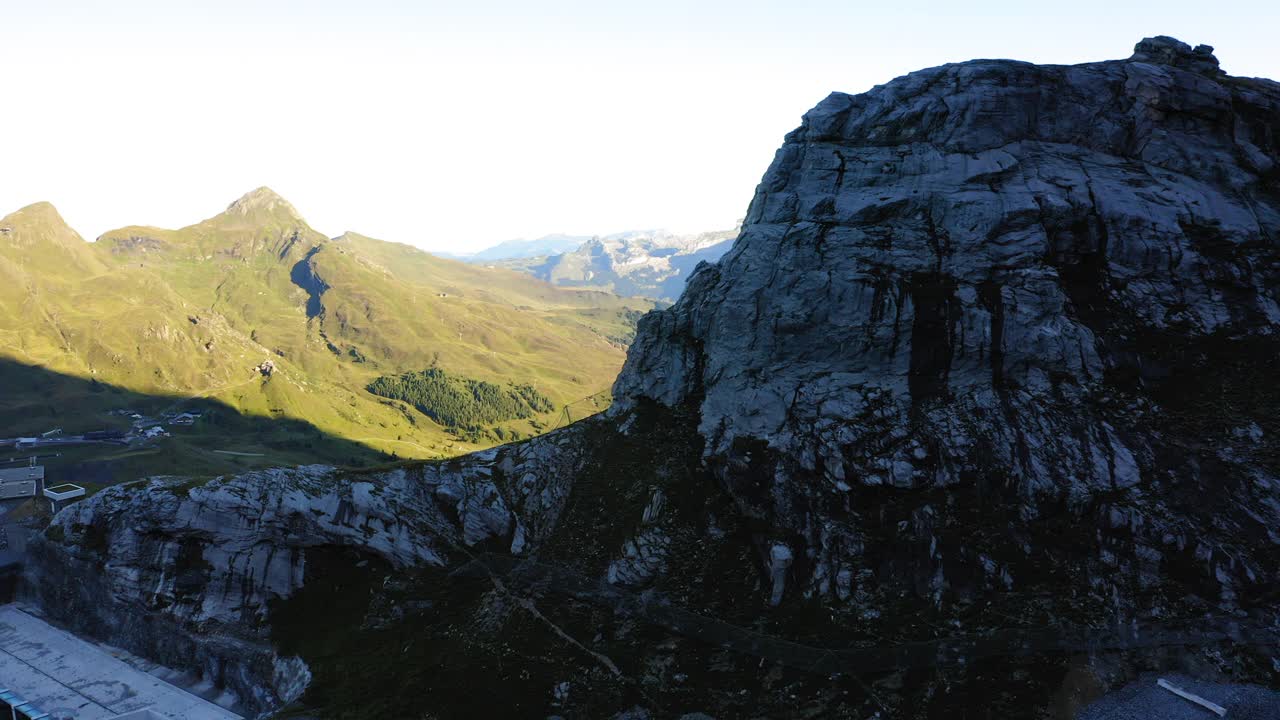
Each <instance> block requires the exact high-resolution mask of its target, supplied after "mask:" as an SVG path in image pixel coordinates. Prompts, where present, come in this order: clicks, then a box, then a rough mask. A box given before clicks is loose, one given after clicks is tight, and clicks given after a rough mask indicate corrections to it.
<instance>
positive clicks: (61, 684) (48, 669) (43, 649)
mask: <svg viewBox="0 0 1280 720" xmlns="http://www.w3.org/2000/svg"><path fill="white" fill-rule="evenodd" d="M0 687H3V688H7V689H9V690H10V691H12V692H15V693H17V694H18V695H20V696H22V698H23V699H24V700H26V701H27V702H29V703H31V704H33V705H35V706H36V707H38V708H40V710H42V711H44V712H46V713H49V715H50V716H52V718H56V719H57V720H64V719H70V718H74V719H75V720H100V719H101V720H107V719H109V718H119V717H121V716H127V718H129V720H134V719H135V718H136V719H137V720H238V719H239V718H240V716H239V715H236V714H234V713H232V712H229V711H227V710H224V709H223V708H221V707H219V706H217V705H214V704H213V703H210V702H208V701H206V700H202V699H200V698H199V697H197V696H195V695H192V694H191V693H189V692H187V691H185V690H182V689H180V688H178V687H176V686H174V685H170V684H169V683H167V682H165V681H164V680H161V679H160V678H157V677H153V676H151V675H149V674H147V673H145V672H142V671H141V670H138V669H136V668H134V667H133V666H131V665H129V664H127V663H125V662H124V661H122V660H119V659H118V658H116V657H115V656H113V655H111V654H110V653H109V652H107V651H106V650H104V649H103V648H101V647H99V646H97V645H94V644H92V643H89V642H85V641H84V640H81V639H80V638H78V637H76V636H74V635H72V634H71V633H68V632H66V631H64V630H60V629H58V628H56V627H53V626H52V625H50V624H48V623H46V622H45V621H43V620H41V619H40V618H38V617H35V616H34V615H31V614H29V613H27V612H24V611H23V610H22V609H21V608H19V607H17V606H15V605H0Z"/></svg>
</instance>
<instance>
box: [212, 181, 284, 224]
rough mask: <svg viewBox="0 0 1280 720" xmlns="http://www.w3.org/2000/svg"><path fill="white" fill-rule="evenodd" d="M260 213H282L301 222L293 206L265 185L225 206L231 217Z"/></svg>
mask: <svg viewBox="0 0 1280 720" xmlns="http://www.w3.org/2000/svg"><path fill="white" fill-rule="evenodd" d="M260 212H266V213H271V214H276V213H284V214H287V215H289V216H291V217H293V218H294V219H297V220H302V216H301V215H300V214H298V211H297V209H296V208H294V207H293V205H291V204H289V201H288V200H285V199H284V198H282V197H280V196H279V195H278V194H276V191H274V190H272V189H271V188H269V187H267V186H265V185H263V186H262V187H260V188H257V189H255V190H250V191H249V192H247V193H245V194H244V195H241V196H240V198H239V199H238V200H236V201H235V202H233V203H231V204H230V205H228V206H227V214H231V215H242V216H247V215H252V214H256V213H260Z"/></svg>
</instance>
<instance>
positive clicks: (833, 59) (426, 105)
mask: <svg viewBox="0 0 1280 720" xmlns="http://www.w3.org/2000/svg"><path fill="white" fill-rule="evenodd" d="M1134 5H1139V4H1138V3H1134ZM1277 7H1280V3H1275V4H1273V3H1261V2H1253V3H1248V2H1237V3H1231V2H1217V3H1214V4H1212V5H1206V4H1205V3H1204V2H1203V0H1197V2H1178V1H1169V2H1163V3H1158V4H1157V3H1141V4H1140V7H1133V8H1126V7H1124V3H1121V2H1119V0H1109V1H1107V2H1098V1H1096V0H1079V1H1076V2H1070V3H1039V2H1027V1H1025V0H1018V1H1017V2H1014V1H1012V0H1005V1H999V2H996V1H990V2H978V1H976V0H974V1H970V2H948V3H941V2H938V3H926V2H917V1H914V0H899V1H892V2H885V0H877V1H876V2H870V3H862V2H852V1H850V0H843V1H840V0H835V1H830V2H818V1H815V0H788V1H787V2H759V1H754V2H753V1H752V0H736V1H733V2H701V3H698V2H693V1H691V0H686V1H685V2H670V1H668V0H643V1H642V0H636V1H635V2H631V3H614V2H608V0H593V1H587V0H583V1H580V2H564V1H559V0H539V1H537V2H528V1H526V2H519V1H515V0H512V1H510V2H462V1H461V0H459V1H458V2H449V3H443V2H426V1H418V2H409V1H401V2H393V1H390V0H363V1H362V2H346V3H339V2H323V1H312V2H299V3H286V2H245V1H243V0H224V1H222V2H209V3H189V2H187V3H184V2H180V1H179V0H168V1H166V2H134V1H129V0H117V1H116V2H94V1H83V2H65V1H59V0H39V1H37V0H0V83H2V86H3V93H2V94H0V143H3V144H0V215H3V214H6V213H8V212H10V211H11V210H14V209H17V208H18V207H21V206H23V205H26V204H28V203H31V202H35V201H37V200H49V201H51V202H53V203H54V204H55V205H57V206H58V208H59V210H61V211H62V213H63V215H64V216H65V217H66V218H67V220H68V221H69V222H70V223H71V224H72V225H73V226H74V227H75V228H76V229H77V230H79V231H80V232H81V234H83V235H84V236H85V237H87V238H93V237H96V236H97V235H99V234H100V233H102V232H104V231H106V230H109V229H112V228H115V227H119V226H122V225H128V224H151V225H159V226H162V227H179V226H182V225H186V224H190V223H193V222H196V221H198V220H201V219H203V218H206V217H209V216H211V215H213V214H215V213H217V212H219V211H220V210H221V209H222V208H223V207H225V206H226V205H227V204H228V203H230V202H231V201H232V200H234V199H235V198H236V197H238V196H239V195H241V194H242V193H244V192H246V191H248V190H251V189H253V188H255V187H257V186H259V185H269V186H270V187H272V188H273V189H275V190H276V191H277V192H279V193H280V194H281V195H283V196H284V197H285V198H287V199H289V200H290V201H291V202H292V203H293V204H294V205H295V206H297V208H298V209H299V210H300V211H301V212H302V214H303V215H304V216H305V217H306V218H307V219H308V221H310V223H311V224H312V225H313V226H315V227H316V229H318V230H320V231H321V232H324V233H327V234H329V235H337V234H338V233H340V232H342V231H344V230H356V231H359V232H362V233H365V234H368V235H373V236H375V237H380V238H383V239H387V240H397V241H401V242H409V243H413V244H416V245H419V246H421V247H424V248H428V249H433V250H444V251H452V252H464V251H473V250H478V249H480V248H482V247H485V246H488V245H491V244H493V243H496V242H498V241H501V240H506V239H510V238H515V237H535V236H539V235H543V234H546V233H551V232H568V233H574V234H591V233H607V232H614V231H620V230H625V229H634V228H653V227H666V228H670V229H674V230H711V229H720V228H725V227H728V226H730V225H731V224H732V223H733V221H734V220H735V219H737V218H739V217H741V216H742V215H743V214H744V213H745V211H746V206H747V203H748V202H749V201H750V199H751V194H752V190H753V188H754V187H755V185H756V183H757V182H758V181H759V179H760V176H761V175H762V174H763V173H764V170H765V168H766V167H767V165H768V163H769V161H770V160H771V158H772V157H773V152H774V150H775V149H776V148H777V147H778V145H779V144H780V143H781V141H782V136H783V135H784V134H786V133H787V132H788V131H790V130H791V129H793V128H794V127H795V126H796V125H797V124H798V123H799V120H800V116H801V115H802V114H804V112H805V111H806V110H808V109H809V108H810V107H812V106H813V105H815V104H816V103H817V102H818V101H819V100H821V99H822V98H823V97H825V96H826V95H827V94H828V93H829V92H831V91H833V90H841V91H845V92H860V91H863V90H866V89H867V88H869V87H871V86H872V85H875V84H878V83H882V82H885V81H887V80H889V79H891V78H893V77H895V76H898V75H901V74H903V73H906V72H909V71H911V70H915V69H918V68H921V67H928V66H932V65H938V64H941V63H944V62H951V61H960V60H967V59H971V58H973V57H1014V58H1018V59H1024V60H1031V61H1036V62H1056V63H1068V62H1081V61H1087V60H1101V59H1107V58H1120V57H1127V56H1128V55H1129V54H1130V53H1131V51H1132V47H1133V44H1134V43H1135V42H1137V41H1138V40H1139V39H1141V38H1142V37H1144V36H1149V35H1158V34H1168V35H1174V36H1175V37H1178V38H1180V39H1182V40H1184V41H1186V42H1189V43H1191V44H1197V43H1208V44H1211V45H1214V46H1216V47H1217V50H1218V52H1217V54H1218V57H1219V59H1220V60H1221V61H1222V64H1223V67H1224V68H1226V69H1227V70H1228V71H1229V72H1231V73H1233V74H1237V75H1254V76H1267V77H1273V78H1280V45H1277V43H1276V40H1275V31H1276V28H1277V27H1280V10H1278V9H1277Z"/></svg>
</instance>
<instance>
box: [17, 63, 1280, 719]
mask: <svg viewBox="0 0 1280 720" xmlns="http://www.w3.org/2000/svg"><path fill="white" fill-rule="evenodd" d="M1278 163H1280V85H1277V84H1276V83H1273V82H1270V81H1265V80H1250V79H1242V78H1234V77H1230V76H1227V75H1225V74H1223V73H1222V72H1221V71H1219V69H1218V67H1217V62H1216V60H1215V59H1214V58H1213V55H1212V51H1211V49H1209V48H1206V47H1204V46H1201V47H1198V48H1195V49H1192V48H1190V47H1188V46H1186V45H1184V44H1182V43H1179V42H1177V41H1175V40H1172V39H1169V38H1155V39H1148V40H1144V41H1143V42H1142V43H1140V44H1139V45H1138V47H1137V51H1136V53H1135V55H1134V56H1133V57H1132V58H1130V59H1129V60H1125V61H1112V62H1100V63H1091V64H1086V65H1078V66H1070V67H1062V66H1036V65H1031V64H1027V63H1019V62H1012V61H996V60H982V61H973V62H968V63H962V64H956V65H948V66H944V67H940V68H933V69H929V70H924V71H921V72H918V73H913V74H911V75H908V76H906V77H903V78H899V79H897V80H894V81H892V82H890V83H888V84H886V85H883V86H880V87H877V88H875V89H874V90H872V91H870V92H868V93H865V94H863V95H858V96H850V95H844V94H834V95H832V96H831V97H829V98H827V99H826V100H824V101H823V102H822V103H821V104H820V105H818V107H816V108H815V109H814V110H812V111H811V112H810V113H809V114H808V115H806V116H805V120H804V123H803V125H802V126H801V127H800V128H799V129H798V130H796V131H795V132H793V133H792V134H790V135H789V136H788V137H787V140H786V143H785V144H784V145H783V147H782V149H781V150H779V152H778V155H777V157H776V159H775V161H774V163H773V166H772V167H771V168H770V169H769V171H768V172H767V173H766V175H765V178H764V180H763V182H762V183H761V185H760V187H759V189H758V190H757V194H756V197H755V199H754V201H753V202H752V205H751V208H750V210H749V213H748V216H747V219H746V224H745V225H744V229H743V232H742V234H741V236H740V237H739V239H738V241H737V243H736V244H735V246H734V248H733V249H732V250H731V251H730V252H729V254H728V255H726V256H725V257H724V259H723V260H722V261H721V262H720V263H719V264H718V265H703V266H701V267H700V269H699V270H698V271H697V272H696V273H695V275H694V276H693V277H692V279H691V281H690V284H689V287H688V288H687V289H686V291H685V293H684V295H683V296H682V298H681V299H680V301H679V302H678V303H677V304H676V305H675V306H673V307H672V308H671V309H669V310H666V311H663V312H656V313H652V314H650V315H649V316H647V317H646V318H645V319H644V320H643V321H642V322H641V326H640V331H639V335H638V337H637V340H636V342H635V344H634V345H633V347H632V350H631V353H630V355H629V358H628V362H627V366H626V368H625V369H624V371H623V374H622V375H621V377H620V378H619V379H618V382H617V385H616V387H615V396H616V398H617V402H616V403H615V406H614V408H613V409H612V410H611V411H610V412H609V414H608V416H607V417H604V418H596V419H593V420H590V421H587V422H584V423H580V424H578V425H575V426H572V427H570V428H568V429H566V430H564V431H561V432H558V433H553V434H551V435H548V436H545V437H543V438H538V439H536V440H533V441H530V442H528V443H524V444H522V445H516V446H508V447H505V448H501V449H499V450H497V451H494V452H491V453H486V454H483V455H480V456H473V457H471V458H466V459H462V460H458V461H453V462H451V463H446V464H442V465H429V466H419V467H413V468H401V469H392V470H386V471H382V472H369V473H363V474H361V475H359V476H358V477H353V476H351V475H350V474H348V473H339V472H335V471H330V470H325V469H318V468H310V469H300V470H298V471H293V472H280V473H271V474H266V475H263V474H255V475H246V476H242V477H237V478H226V479H219V480H215V481H213V482H211V483H209V484H208V485H206V486H204V487H199V488H185V486H183V485H181V484H178V483H179V481H173V480H167V481H166V480H160V481H153V482H152V483H150V484H148V485H145V486H131V487H121V488H113V489H110V490H107V491H104V492H102V493H100V494H99V495H98V496H96V497H95V498H93V499H92V500H90V501H88V502H85V503H83V504H81V505H79V506H76V507H74V508H72V509H70V510H68V511H65V512H63V513H62V514H60V515H59V516H57V518H55V520H54V524H53V526H52V527H51V529H50V531H49V533H48V538H47V540H46V541H45V542H43V543H41V544H40V545H39V547H38V558H37V559H38V562H37V563H36V567H35V569H34V576H35V579H36V582H33V583H32V584H31V587H32V588H33V592H34V597H35V599H36V600H37V601H39V602H41V603H42V604H43V605H44V607H45V609H46V611H47V612H49V613H50V614H52V615H54V616H55V617H59V618H62V619H63V621H65V622H69V623H73V624H75V625H77V626H78V627H79V628H80V629H82V630H84V631H86V632H90V633H94V634H97V635H100V636H105V637H107V638H109V639H111V640H113V641H115V642H121V643H123V644H127V645H129V646H130V647H131V648H132V649H135V650H140V651H143V652H150V653H151V654H157V653H161V650H160V648H163V647H164V646H165V645H166V643H167V642H168V640H166V638H167V637H171V636H176V637H181V638H183V641H184V642H186V643H188V645H189V646H194V647H197V648H198V649H199V651H198V652H197V653H195V654H194V655H193V657H200V658H202V659H203V660H202V662H203V664H204V665H205V668H206V671H208V672H210V673H211V674H213V675H214V676H215V677H217V679H219V680H220V681H222V682H224V683H228V684H231V685H233V686H235V687H236V688H237V689H238V690H239V691H240V694H241V696H242V697H243V698H244V699H245V701H246V702H247V703H251V704H253V705H254V706H255V707H258V708H261V709H268V708H271V707H274V706H276V705H277V704H279V703H281V702H285V701H288V700H291V699H293V697H294V695H295V692H294V691H295V690H296V686H297V685H298V684H299V682H298V679H299V678H300V677H302V678H305V675H306V672H312V673H315V675H316V678H317V681H316V682H314V683H312V686H311V689H310V690H309V691H308V692H307V695H306V696H305V698H304V699H303V701H302V704H303V705H304V706H307V707H313V708H319V709H320V711H321V712H329V713H332V714H339V713H340V712H341V711H342V709H343V708H344V707H348V706H347V705H344V702H346V703H350V702H352V700H351V698H344V696H343V695H342V693H343V692H344V689H346V691H352V690H353V689H357V690H356V691H357V692H360V693H363V694H364V697H361V698H359V700H360V701H366V700H368V699H369V697H377V698H378V699H379V702H381V703H384V704H383V705H382V706H380V707H382V709H383V710H384V711H386V712H389V713H390V714H391V715H397V713H399V715H403V714H405V713H406V712H408V710H409V709H412V710H413V711H415V712H421V711H425V712H429V713H431V714H433V715H435V716H440V717H455V716H464V715H466V714H468V713H470V714H472V715H475V714H483V713H486V712H488V713H493V712H497V711H499V710H501V711H503V712H504V714H506V715H508V716H518V717H545V716H546V715H548V714H561V715H566V716H577V717H608V716H611V715H613V714H614V713H618V712H620V711H624V710H625V711H626V712H628V713H630V715H627V717H646V716H647V715H645V714H644V713H647V712H653V713H656V714H657V715H658V716H662V717H665V716H673V717H674V716H678V715H680V714H681V713H689V712H693V711H705V712H710V713H712V714H719V715H721V716H730V717H739V716H766V717H791V716H797V717H799V716H807V717H816V716H822V717H866V716H868V715H870V714H871V713H873V712H878V713H881V716H882V717H884V716H891V717H926V716H932V715H936V714H937V713H939V712H941V711H943V710H947V711H953V710H955V709H956V708H964V707H968V706H970V704H973V703H979V702H980V703H981V704H982V708H983V710H984V712H989V713H991V714H992V716H1001V717H1026V716H1033V715H1035V714H1036V713H1040V714H1041V715H1042V716H1049V717H1062V718H1067V717H1071V716H1072V714H1073V713H1074V710H1075V708H1076V707H1078V705H1079V704H1080V703H1081V702H1083V701H1085V700H1087V699H1088V698H1089V697H1090V696H1091V695H1093V694H1096V693H1097V692H1100V691H1102V690H1105V689H1106V688H1107V687H1110V686H1111V685H1114V684H1115V683H1117V682H1119V681H1122V680H1123V679H1125V678H1126V677H1129V676H1132V675H1134V674H1135V673H1136V672H1138V671H1139V670H1143V669H1161V668H1165V667H1167V666H1169V665H1170V664H1176V665H1177V666H1178V667H1180V668H1181V669H1182V670H1184V671H1187V672H1193V673H1194V674H1197V675H1199V676H1202V677H1204V676H1209V675H1214V674H1218V675H1229V676H1231V677H1233V678H1235V679H1237V680H1256V679H1270V680H1271V681H1272V682H1274V676H1273V675H1272V674H1271V673H1272V672H1273V671H1272V669H1271V663H1274V662H1277V661H1276V660H1275V659H1274V658H1273V656H1272V655H1268V652H1270V653H1274V649H1272V650H1267V649H1266V646H1263V648H1262V649H1261V650H1255V649H1254V646H1253V645H1251V644H1250V642H1247V641H1253V642H1266V641H1268V639H1270V641H1272V642H1274V638H1275V635H1274V632H1275V630H1276V627H1277V622H1278V619H1277V602H1276V596H1275V590H1274V588H1275V587H1276V584H1277V581H1278V580H1280V531H1277V528H1280V479H1278V474H1280V452H1277V451H1278V450H1280V444H1278V441H1277V439H1278V438H1280V421H1278V420H1277V418H1278V417H1280V414H1278V413H1277V412H1276V409H1277V407H1278V404H1280V393H1278V392H1277V391H1276V390H1275V389H1274V383H1273V382H1271V381H1270V378H1271V374H1272V366H1273V364H1274V361H1275V358H1276V357H1278V356H1280V338H1278V337H1277V334H1276V330H1277V329H1278V328H1280V306H1277V301H1278V300H1280V298H1277V292H1278V291H1277V288H1280V166H1278ZM175 488H176V492H175ZM341 548H346V549H347V550H346V551H343V552H349V553H355V555H351V556H348V555H344V554H343V552H339V551H338V550H339V549H341ZM183 558H185V559H183ZM180 560H181V561H180ZM355 568H364V569H363V570H356V569H355ZM432 568H437V569H435V570H433V569H432ZM66 573H75V574H76V575H78V576H80V577H82V578H84V581H85V584H84V587H85V588H86V589H85V590H83V591H77V590H74V589H72V588H70V587H68V586H69V583H63V582H60V581H59V579H60V578H66V577H68V575H67V574H66ZM353 598H354V600H353ZM357 600H358V602H356V601H357ZM317 608H320V609H322V610H320V611H317ZM137 617H145V618H149V619H148V620H146V621H141V622H140V621H137V620H134V619H131V618H137ZM84 618H89V619H88V620H86V619H84ZM145 623H151V624H152V625H153V626H154V625H157V624H163V632H160V631H157V630H155V629H154V628H153V627H148V628H141V629H138V626H139V625H140V624H145ZM1188 623H1189V624H1190V625H1188ZM166 633H171V634H172V635H167V634H166ZM226 637H236V638H243V639H245V641H246V642H249V641H252V642H253V643H256V645H255V647H267V644H268V643H272V644H273V647H274V649H270V650H266V651H264V653H265V654H263V655H260V656H258V657H259V658H260V659H259V660H257V661H256V664H252V666H249V667H239V666H237V669H236V672H231V673H229V672H226V670H225V669H224V668H225V667H226V665H227V664H228V663H231V664H232V665H234V659H233V656H232V653H231V652H230V651H228V650H227V649H226V648H225V647H223V646H221V645H219V639H221V638H226ZM1227 639H1234V640H1236V642H1228V643H1224V642H1223V640H1227ZM1188 645H1190V646H1191V647H1189V648H1186V649H1182V650H1179V651H1178V652H1176V653H1173V652H1171V651H1169V650H1168V648H1170V647H1184V646H1188ZM1272 648H1273V646H1272ZM1085 652H1088V655H1087V656H1084V657H1082V656H1080V655H1079V654H1080V653H1085ZM295 654H296V655H298V656H300V657H301V660H302V662H299V661H298V660H291V659H285V658H291V657H293V656H294V655H295ZM164 659H166V660H169V661H172V660H173V658H172V657H167V658H164ZM303 665H306V666H307V669H306V670H305V671H304V669H303V668H302V666H303ZM276 667H284V668H285V670H283V671H279V670H275V669H274V668H276ZM237 673H238V674H239V675H240V676H244V677H245V678H247V679H245V680H243V681H240V680H236V679H235V676H237ZM408 687H412V690H411V691H410V690H408V689H407V688H408ZM495 687H496V688H499V689H501V690H502V693H501V694H496V695H495V694H494V693H492V692H489V689H491V688H495ZM397 703H398V704H397ZM636 705H639V706H641V707H639V708H633V706H636ZM629 708H630V709H629ZM399 715H397V716H399Z"/></svg>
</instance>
